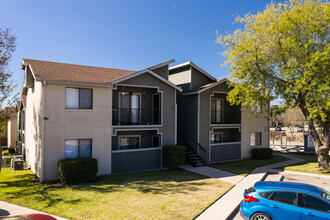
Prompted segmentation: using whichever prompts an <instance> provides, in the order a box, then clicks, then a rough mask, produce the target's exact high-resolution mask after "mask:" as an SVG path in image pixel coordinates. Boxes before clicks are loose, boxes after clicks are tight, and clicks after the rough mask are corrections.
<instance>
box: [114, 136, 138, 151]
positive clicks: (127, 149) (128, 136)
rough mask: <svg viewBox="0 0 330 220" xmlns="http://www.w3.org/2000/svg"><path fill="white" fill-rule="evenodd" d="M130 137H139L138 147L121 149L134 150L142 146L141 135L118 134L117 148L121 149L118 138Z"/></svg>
mask: <svg viewBox="0 0 330 220" xmlns="http://www.w3.org/2000/svg"><path fill="white" fill-rule="evenodd" d="M130 137H137V138H139V148H135V149H123V150H136V149H140V148H142V146H141V135H137V134H132V135H120V136H118V150H121V149H120V138H130Z"/></svg>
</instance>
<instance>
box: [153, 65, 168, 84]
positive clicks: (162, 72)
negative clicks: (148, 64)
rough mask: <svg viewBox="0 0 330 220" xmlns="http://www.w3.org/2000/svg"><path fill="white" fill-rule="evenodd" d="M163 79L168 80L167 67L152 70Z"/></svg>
mask: <svg viewBox="0 0 330 220" xmlns="http://www.w3.org/2000/svg"><path fill="white" fill-rule="evenodd" d="M152 71H153V72H155V73H157V74H158V75H160V76H161V77H163V78H164V79H166V80H168V65H166V66H163V67H160V68H158V69H154V70H152Z"/></svg>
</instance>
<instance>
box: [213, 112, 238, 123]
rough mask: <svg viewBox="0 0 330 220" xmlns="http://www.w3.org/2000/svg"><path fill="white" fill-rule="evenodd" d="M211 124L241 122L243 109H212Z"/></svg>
mask: <svg viewBox="0 0 330 220" xmlns="http://www.w3.org/2000/svg"><path fill="white" fill-rule="evenodd" d="M211 124H212V125H218V124H241V111H238V110H236V109H235V110H233V111H222V110H216V111H211Z"/></svg>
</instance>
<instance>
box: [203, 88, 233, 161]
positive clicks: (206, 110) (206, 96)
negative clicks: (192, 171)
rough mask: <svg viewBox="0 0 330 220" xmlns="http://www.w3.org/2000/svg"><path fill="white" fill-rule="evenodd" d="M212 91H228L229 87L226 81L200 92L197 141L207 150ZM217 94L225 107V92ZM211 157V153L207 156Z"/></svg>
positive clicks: (208, 145) (208, 146)
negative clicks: (221, 97) (221, 98)
mask: <svg viewBox="0 0 330 220" xmlns="http://www.w3.org/2000/svg"><path fill="white" fill-rule="evenodd" d="M214 91H218V92H229V88H228V86H227V84H226V83H222V84H220V85H218V86H215V87H213V88H211V89H209V90H206V91H205V92H202V93H200V115H199V117H200V120H199V143H200V144H201V145H202V146H203V147H204V148H205V149H206V150H207V151H209V149H210V132H211V131H212V126H210V122H211V120H210V96H211V95H213V92H214ZM217 95H222V96H223V98H224V102H225V103H224V108H226V107H225V106H226V105H227V103H226V99H225V96H226V94H217ZM228 105H229V104H228ZM239 114H240V113H239ZM226 117H228V118H230V117H231V116H226V115H224V119H225V118H226ZM224 121H225V120H224ZM224 149H227V148H224ZM222 150H223V149H222ZM208 153H209V152H208ZM212 154H213V152H212ZM212 157H213V156H212V155H211V156H210V158H209V159H210V161H212Z"/></svg>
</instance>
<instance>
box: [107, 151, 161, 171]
mask: <svg viewBox="0 0 330 220" xmlns="http://www.w3.org/2000/svg"><path fill="white" fill-rule="evenodd" d="M160 167H161V150H160V149H154V150H146V151H132V152H117V153H112V173H125V172H133V171H140V170H150V169H159V168H160Z"/></svg>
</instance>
